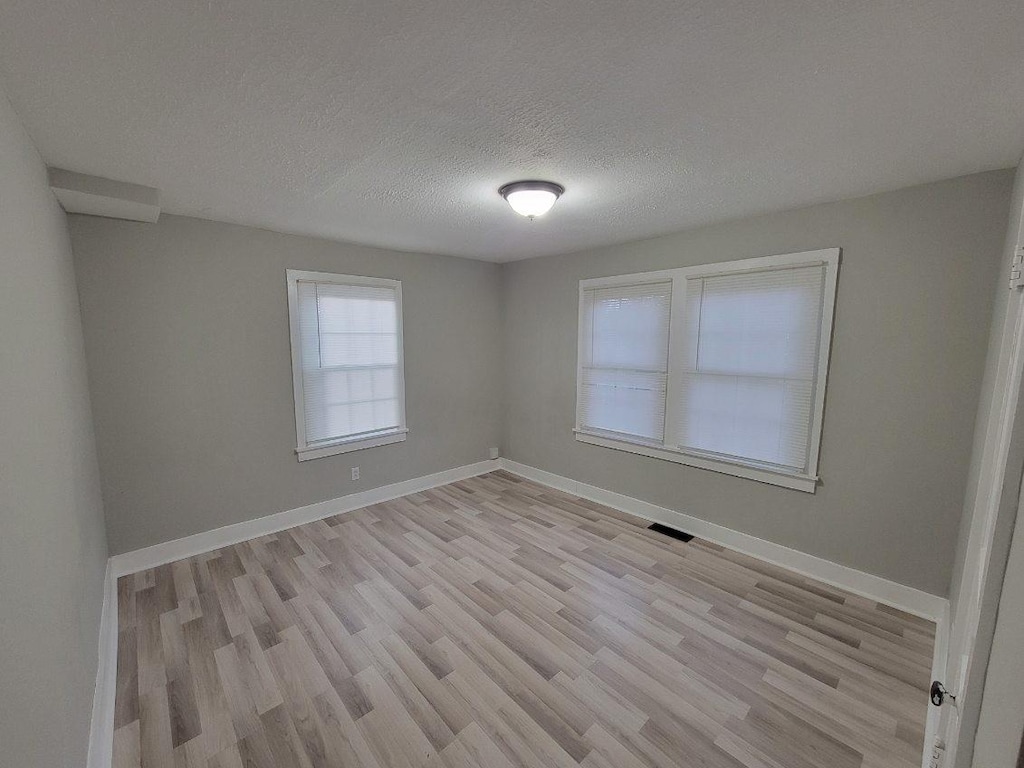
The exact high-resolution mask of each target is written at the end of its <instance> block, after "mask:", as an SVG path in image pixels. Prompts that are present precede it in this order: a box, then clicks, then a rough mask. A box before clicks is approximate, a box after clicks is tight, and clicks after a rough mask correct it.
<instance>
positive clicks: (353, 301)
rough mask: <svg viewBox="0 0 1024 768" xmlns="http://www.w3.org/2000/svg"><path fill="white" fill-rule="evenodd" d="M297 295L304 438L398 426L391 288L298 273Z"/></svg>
mask: <svg viewBox="0 0 1024 768" xmlns="http://www.w3.org/2000/svg"><path fill="white" fill-rule="evenodd" d="M297 298H298V312H299V337H300V344H301V365H302V372H301V373H302V390H303V411H304V417H305V419H304V421H305V435H306V443H307V444H308V445H314V444H316V443H322V442H325V441H331V440H338V439H340V438H346V437H357V436H364V435H366V436H368V435H372V434H374V433H379V432H384V431H387V430H392V429H396V428H398V427H400V426H401V424H402V421H401V420H402V413H401V407H400V400H399V398H400V396H401V393H400V381H399V368H398V366H399V354H400V350H399V328H398V292H397V291H396V289H395V288H393V287H390V286H369V285H344V284H339V283H318V282H309V281H299V282H298V283H297Z"/></svg>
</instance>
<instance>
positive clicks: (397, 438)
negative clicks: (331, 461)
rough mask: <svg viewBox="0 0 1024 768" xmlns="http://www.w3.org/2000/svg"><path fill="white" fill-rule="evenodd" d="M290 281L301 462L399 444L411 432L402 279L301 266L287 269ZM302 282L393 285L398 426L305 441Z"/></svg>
mask: <svg viewBox="0 0 1024 768" xmlns="http://www.w3.org/2000/svg"><path fill="white" fill-rule="evenodd" d="M287 280H288V327H289V331H290V338H291V345H292V388H293V393H294V398H295V436H296V448H295V453H296V454H297V455H298V459H299V461H307V460H309V459H319V458H322V457H324V456H335V455H337V454H339V453H348V452H350V451H360V450H363V449H364V448H376V447H377V446H381V445H390V444H391V443H400V442H402V441H403V440H405V438H406V435H407V434H408V432H409V429H408V426H407V424H406V420H405V345H404V340H403V324H402V281H401V280H390V279H387V278H383V277H362V276H360V275H336V274H333V273H330V272H306V271H303V270H298V269H289V270H287ZM300 282H311V283H332V284H335V285H362V286H375V287H381V286H384V287H388V288H393V289H394V291H395V298H396V304H397V308H396V311H397V322H398V366H397V375H398V418H399V422H398V426H397V427H395V428H393V429H387V430H379V431H377V432H372V433H369V434H363V435H353V436H348V437H340V438H336V439H333V440H318V441H316V442H315V443H312V444H310V443H309V442H307V440H306V408H305V395H304V393H303V384H302V339H301V337H300V334H299V291H298V286H299V283H300Z"/></svg>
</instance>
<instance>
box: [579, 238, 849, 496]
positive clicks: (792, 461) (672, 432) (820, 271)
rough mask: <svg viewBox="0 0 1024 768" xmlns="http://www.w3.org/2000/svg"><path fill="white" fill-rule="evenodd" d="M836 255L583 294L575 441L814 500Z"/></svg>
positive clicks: (598, 285) (595, 286)
mask: <svg viewBox="0 0 1024 768" xmlns="http://www.w3.org/2000/svg"><path fill="white" fill-rule="evenodd" d="M838 266H839V250H838V249H829V250H824V251H812V252H808V253H798V254H789V255H785V256H769V257H765V258H760V259H745V260H742V261H735V262H727V263H724V264H709V265H704V266H699V267H685V268H682V269H674V270H665V271H661V272H654V273H647V274H641V275H625V276H622V277H615V278H600V279H596V280H584V281H582V282H581V283H580V342H579V371H578V381H577V387H578V393H577V415H576V435H577V439H579V440H581V441H583V442H588V443H593V444H597V445H603V446H606V447H611V448H620V449H623V450H628V451H632V452H634V453H641V454H644V455H650V456H655V457H658V458H662V459H669V460H671V461H676V462H679V463H682V464H689V465H693V466H698V467H703V468H706V469H713V470H716V471H719V472H726V473H728V474H734V475H738V476H741V477H749V478H751V479H755V480H761V481H763V482H769V483H774V484H776V485H783V486H786V487H790V488H797V489H799V490H804V491H811V492H813V490H814V487H815V485H816V482H817V479H818V476H817V466H818V447H819V444H820V439H821V417H822V411H823V407H824V394H825V378H826V373H827V365H828V354H829V342H830V337H831V329H832V313H833V306H834V302H835V290H836V276H837V270H838Z"/></svg>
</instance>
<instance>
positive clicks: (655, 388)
mask: <svg viewBox="0 0 1024 768" xmlns="http://www.w3.org/2000/svg"><path fill="white" fill-rule="evenodd" d="M671 296H672V283H671V282H670V281H665V282H659V283H650V284H646V285H621V286H614V287H610V288H596V289H593V290H587V291H584V292H583V299H582V300H583V310H582V314H581V317H582V320H583V323H584V327H583V330H582V339H583V342H582V344H581V345H580V352H581V355H582V367H581V371H580V374H581V377H582V381H581V383H580V406H579V413H580V416H579V419H580V424H581V426H582V427H583V428H584V429H589V430H594V431H599V432H614V433H620V434H624V435H631V436H633V437H638V438H642V439H647V440H655V441H657V442H661V441H662V439H663V437H664V430H665V396H666V390H667V383H668V335H669V305H670V303H671Z"/></svg>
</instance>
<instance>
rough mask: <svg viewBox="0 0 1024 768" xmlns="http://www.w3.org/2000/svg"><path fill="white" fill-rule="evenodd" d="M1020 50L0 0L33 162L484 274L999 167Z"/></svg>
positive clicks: (1021, 19)
mask: <svg viewBox="0 0 1024 768" xmlns="http://www.w3.org/2000/svg"><path fill="white" fill-rule="evenodd" d="M1022 41H1024V3H1022V2H1021V1H1020V0H956V2H949V1H948V0H892V1H891V2H874V1H867V0H845V1H843V2H828V1H826V0H805V1H802V2H801V1H798V0H772V1H771V2H765V0H748V1H745V0H737V1H736V2H732V1H729V0H547V2H539V1H538V0H520V1H518V2H517V1H510V0H505V2H495V1H494V0H434V1H433V2H408V1H407V2H398V0H362V1H361V2H344V1H339V0H321V1H314V0H274V1H271V0H262V1H260V0H211V1H210V2H198V1H194V0H190V1H186V0H63V2H56V1H55V0H0V78H2V81H3V87H4V89H5V90H6V91H7V92H8V94H9V96H10V98H11V101H12V102H13V103H14V106H15V108H16V109H17V111H18V113H19V115H20V116H21V118H22V120H23V121H24V122H25V124H26V127H27V128H28V130H29V132H30V133H31V135H32V137H33V139H34V140H35V142H36V144H37V146H38V147H39V149H40V151H41V152H42V154H43V157H44V158H45V160H46V161H47V162H48V163H49V164H51V165H56V166H60V167H63V168H68V169H72V170H75V171H81V172H85V173H91V174H97V175H101V176H106V177H110V178H115V179H119V180H124V181H130V182H134V183H138V184H145V185H149V186H155V187H159V188H160V190H161V192H162V203H163V208H164V210H165V211H168V212H171V213H181V214H187V215H192V216H200V217H203V218H210V219H218V220H223V221H232V222H239V223H243V224H250V225H255V226H260V227H266V228H269V229H275V230H281V231H286V232H301V233H305V234H312V235H319V236H322V237H328V238H333V239H339V240H349V241H355V242H362V243H369V244H373V245H379V246H385V247H391V248H399V249H403V250H413V251H434V252H441V253H450V254H456V255H462V256H470V257H474V258H481V259H488V260H494V261H505V260H509V259H515V258H522V257H526V256H535V255H542V254H551V253H558V252H564V251H570V250H576V249H581V248H585V247H589V246H593V245H600V244H608V243H614V242H622V241H626V240H632V239H636V238H642V237H648V236H652V235H657V234H662V233H666V232H671V231H674V230H679V229H683V228H685V227H688V226H692V225H695V224H701V223H706V222H710V221H715V220H721V219H726V218H735V217H739V216H744V215H749V214H752V213H759V212H764V211H769V210H776V209H781V208H789V207H793V206H797V205H802V204H808V203H813V202H818V201H822V200H832V199H839V198H844V197H851V196H856V195H860V194H866V193H870V192H874V191H878V190H882V189H891V188H896V187H901V186H905V185H909V184H914V183H918V182H923V181H930V180H934V179H939V178H945V177H950V176H956V175H959V174H964V173H970V172H973V171H979V170H983V169H991V168H1001V167H1006V166H1009V165H1012V164H1014V163H1015V162H1016V160H1017V158H1018V157H1019V155H1020V153H1021V150H1022V149H1024V55H1022V50H1024V48H1022ZM524 177H540V178H545V179H551V180H553V181H557V182H559V183H561V184H564V185H565V187H566V188H567V191H566V193H565V195H564V197H563V198H562V200H560V201H559V203H558V204H557V205H556V206H555V208H554V210H553V211H552V212H551V213H550V214H549V215H548V216H547V217H546V218H544V219H541V220H537V221H535V222H532V223H531V222H529V221H527V220H525V219H521V218H519V217H518V216H516V215H515V214H513V213H512V212H511V210H510V209H509V208H508V207H507V206H506V204H505V203H504V202H503V201H502V200H501V199H500V198H499V197H498V195H497V188H498V187H499V186H500V185H501V184H503V183H504V182H507V181H512V180H515V179H519V178H524Z"/></svg>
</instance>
